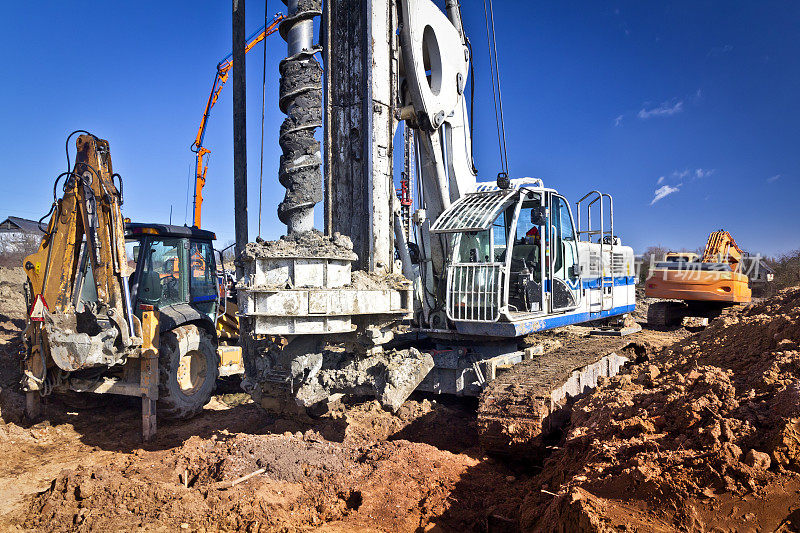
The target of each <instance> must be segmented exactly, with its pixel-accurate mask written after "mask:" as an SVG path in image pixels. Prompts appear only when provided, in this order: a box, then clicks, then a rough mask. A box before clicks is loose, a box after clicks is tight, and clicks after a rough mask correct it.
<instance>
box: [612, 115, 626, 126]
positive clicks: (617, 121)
mask: <svg viewBox="0 0 800 533" xmlns="http://www.w3.org/2000/svg"><path fill="white" fill-rule="evenodd" d="M623 116H624V115H617V118H615V119H614V126H615V127H619V126H622V117H623Z"/></svg>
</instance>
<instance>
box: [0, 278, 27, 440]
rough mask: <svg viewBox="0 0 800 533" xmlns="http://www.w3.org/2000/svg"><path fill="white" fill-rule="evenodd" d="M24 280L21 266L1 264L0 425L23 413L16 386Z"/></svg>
mask: <svg viewBox="0 0 800 533" xmlns="http://www.w3.org/2000/svg"><path fill="white" fill-rule="evenodd" d="M25 280H26V277H25V271H24V270H23V269H22V268H21V267H18V268H0V426H2V425H3V421H4V420H5V421H8V420H18V419H19V418H20V416H21V414H22V408H21V402H22V399H21V395H20V394H19V392H18V391H17V389H18V385H19V382H20V379H21V378H22V372H21V370H20V368H21V367H20V364H21V362H22V356H23V344H22V336H21V334H22V330H23V328H24V327H25V313H26V309H25V297H24V296H23V292H22V287H23V283H24V282H25ZM0 430H2V428H0Z"/></svg>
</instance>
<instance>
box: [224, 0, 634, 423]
mask: <svg viewBox="0 0 800 533" xmlns="http://www.w3.org/2000/svg"><path fill="white" fill-rule="evenodd" d="M288 6H289V14H288V17H287V18H286V19H285V20H284V21H282V22H281V27H280V32H281V35H282V36H283V37H284V38H285V39H286V40H287V42H288V57H287V59H285V60H284V61H283V62H282V64H281V74H282V76H283V77H282V78H281V96H280V102H281V109H282V110H283V111H284V112H286V113H287V115H288V116H287V119H286V121H285V122H284V125H283V126H282V127H281V147H282V148H283V150H284V155H283V156H282V158H281V173H280V181H281V184H283V185H284V186H285V187H286V188H287V193H286V198H285V200H284V201H283V202H282V203H281V205H280V208H279V216H280V218H281V220H282V221H283V222H284V223H286V224H287V226H288V232H287V233H288V234H287V236H285V237H282V238H281V240H279V241H275V242H267V243H249V244H247V245H246V247H245V243H240V246H241V248H240V249H243V250H244V252H243V253H242V254H241V255H240V257H239V261H240V262H241V265H242V271H241V273H240V276H239V283H238V288H239V291H238V294H239V298H240V300H239V308H240V310H241V319H242V320H241V322H242V338H243V342H244V347H243V351H244V354H243V358H244V364H245V375H246V378H245V380H244V383H243V386H244V387H245V388H246V390H248V392H250V393H251V394H252V396H253V398H254V399H255V400H256V402H258V403H260V404H262V405H263V406H265V407H268V408H287V407H293V406H300V407H301V408H306V409H314V408H317V407H320V406H324V405H325V404H326V403H327V402H329V401H330V400H331V398H334V397H340V396H342V395H362V396H363V395H373V396H376V397H377V398H378V399H379V400H380V401H381V403H382V404H383V405H384V406H385V407H387V408H391V409H396V408H398V407H399V406H400V404H402V402H403V401H404V400H405V399H406V397H407V396H408V395H409V394H410V393H411V392H412V391H413V390H427V391H433V392H443V393H451V394H459V395H478V394H481V391H482V390H484V389H485V387H486V386H487V383H489V382H490V381H491V380H492V378H494V377H495V376H496V375H497V374H498V372H500V371H501V370H503V369H508V368H511V365H515V364H516V363H520V362H522V363H523V365H522V366H524V363H525V361H524V360H526V359H531V358H533V357H534V356H535V354H536V353H537V350H536V348H535V347H532V345H531V344H532V341H531V336H532V334H535V333H536V332H540V331H544V330H550V329H553V328H557V327H560V326H566V325H570V324H581V323H587V322H596V321H601V322H604V323H608V322H622V319H623V318H624V317H625V315H626V314H627V313H629V312H631V311H633V309H634V307H635V291H634V259H633V250H632V249H631V248H630V247H628V246H624V245H622V243H621V240H620V239H619V237H617V236H616V235H615V233H614V218H613V199H612V197H611V196H610V195H609V194H606V193H601V192H599V191H591V192H590V193H588V194H587V195H585V196H584V197H583V198H581V199H580V200H579V201H578V202H576V203H574V204H572V205H571V204H570V202H568V201H567V199H566V198H564V197H563V196H562V195H560V194H559V193H558V192H557V191H556V190H555V189H553V188H550V187H546V186H545V184H544V183H543V182H542V180H540V179H532V178H518V179H507V178H506V177H505V176H504V175H501V176H498V179H497V182H496V183H495V182H489V183H481V182H478V181H477V177H476V176H477V171H476V170H475V168H474V165H473V161H472V140H471V131H470V127H469V117H468V113H467V99H466V97H465V89H466V88H467V77H468V73H469V71H470V69H469V66H470V61H471V52H470V47H469V41H468V39H467V37H466V34H465V31H464V27H463V25H462V23H461V11H460V7H459V5H458V2H456V1H454V0H448V2H447V6H446V11H447V13H446V14H445V13H443V12H442V11H441V10H440V9H439V8H438V7H437V6H436V5H435V4H434V3H433V2H431V1H430V0H375V1H367V0H341V1H329V2H326V3H325V5H324V6H323V5H322V2H321V1H320V0H316V1H304V2H298V1H296V0H290V1H289V2H288ZM323 9H324V11H325V16H324V17H323V24H322V26H321V29H320V31H321V33H322V46H321V47H320V46H316V45H314V44H313V43H312V37H313V18H314V17H315V16H316V15H318V14H320V13H322V11H323ZM332 28H336V31H332ZM320 49H321V51H322V57H323V59H324V60H325V69H324V72H323V69H322V68H320V65H319V64H318V63H317V62H316V59H315V57H314V54H315V53H316V52H317V51H319V50H320ZM323 74H324V78H323ZM323 83H324V84H325V89H326V90H325V93H324V95H325V100H324V102H323V100H322V95H323V92H322V84H323ZM400 122H403V124H404V130H405V133H406V135H409V134H412V133H413V152H414V158H415V159H416V161H417V165H416V168H415V169H414V171H415V172H414V173H415V174H416V178H417V180H416V182H417V183H418V193H419V197H418V199H417V201H416V205H415V207H416V211H415V212H414V213H413V216H412V217H411V218H412V219H413V231H412V233H413V234H414V236H415V238H414V239H413V241H414V242H408V240H407V237H406V234H405V231H404V230H403V224H402V221H401V214H400V205H399V201H398V199H397V196H396V194H395V190H394V186H393V179H392V175H393V161H392V153H393V139H394V138H395V133H396V131H397V128H398V126H399V124H400ZM320 125H324V126H325V130H324V150H321V149H320V145H319V143H318V142H316V140H314V138H313V131H314V129H315V128H316V127H319V126H320ZM235 127H236V126H235ZM323 160H324V161H325V163H326V165H325V176H324V179H323V177H322V176H321V175H320V173H321V170H320V169H321V163H322V161H323ZM319 183H324V186H325V189H324V194H323V191H322V190H321V189H320V187H319V185H317V184H319ZM318 201H324V203H325V204H324V205H325V235H322V234H321V233H319V232H316V231H315V230H311V231H309V229H308V228H309V227H310V224H311V221H312V220H313V207H314V204H315V203H317V202H318ZM573 207H574V210H573ZM395 254H396V255H395ZM617 351H619V350H617ZM622 362H624V358H621V355H620V354H619V353H616V352H614V351H612V350H605V351H604V350H603V349H598V350H597V351H596V352H594V353H593V355H592V356H591V360H587V361H584V362H583V363H581V364H579V365H578V368H577V369H575V368H574V367H573V368H570V372H571V374H569V375H565V376H564V380H565V383H566V382H567V381H569V382H570V383H573V385H569V386H567V385H564V384H562V385H563V386H561V388H560V389H559V390H561V391H562V392H563V394H561V393H553V394H552V398H553V399H552V402H551V401H550V400H548V406H547V407H546V408H545V409H544V410H543V411H542V414H541V416H542V417H546V416H547V414H546V413H545V411H547V412H549V410H550V409H554V408H556V407H557V405H556V404H560V403H563V402H562V400H563V399H564V397H565V395H575V394H579V393H580V392H583V391H584V390H586V388H587V387H592V386H594V384H596V381H597V379H598V377H600V376H608V375H611V374H613V373H615V372H617V371H618V368H619V366H620V365H621V364H622ZM517 366H521V365H517ZM573 370H574V372H572V371H573ZM540 375H541V373H540ZM550 377H551V378H552V376H550ZM541 379H544V378H543V377H542V378H541ZM570 380H571V381H570ZM534 381H535V379H534ZM559 394H561V395H560V396H559ZM547 397H548V398H550V397H551V395H550V393H549V392H548V393H547ZM537 416H538V415H537Z"/></svg>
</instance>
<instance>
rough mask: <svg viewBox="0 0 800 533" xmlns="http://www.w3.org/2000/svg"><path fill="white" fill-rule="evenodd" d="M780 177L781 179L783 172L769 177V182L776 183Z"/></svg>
mask: <svg viewBox="0 0 800 533" xmlns="http://www.w3.org/2000/svg"><path fill="white" fill-rule="evenodd" d="M779 179H781V174H775V175H774V176H772V177H771V178H767V183H775V182H776V181H778V180H779Z"/></svg>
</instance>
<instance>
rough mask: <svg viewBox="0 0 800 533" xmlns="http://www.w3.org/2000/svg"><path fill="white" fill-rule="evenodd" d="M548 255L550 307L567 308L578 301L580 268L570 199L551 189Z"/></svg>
mask: <svg viewBox="0 0 800 533" xmlns="http://www.w3.org/2000/svg"><path fill="white" fill-rule="evenodd" d="M549 211H550V221H549V222H550V224H549V231H548V247H547V255H548V257H549V272H550V292H551V298H550V302H551V309H552V310H553V311H567V310H570V309H574V308H575V307H577V306H578V304H579V303H580V297H581V275H580V274H581V272H580V266H579V265H580V262H579V261H578V242H577V238H576V233H575V224H574V222H573V219H572V211H571V210H570V207H569V202H567V200H566V199H565V198H564V197H563V196H560V195H558V194H555V193H550V210H549Z"/></svg>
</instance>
